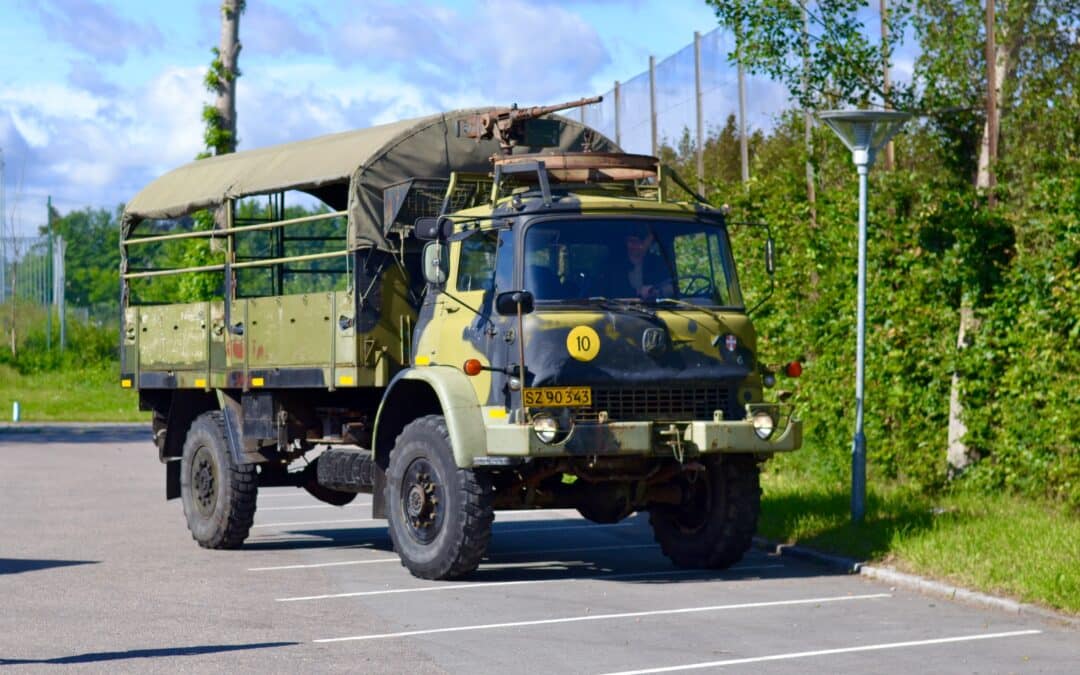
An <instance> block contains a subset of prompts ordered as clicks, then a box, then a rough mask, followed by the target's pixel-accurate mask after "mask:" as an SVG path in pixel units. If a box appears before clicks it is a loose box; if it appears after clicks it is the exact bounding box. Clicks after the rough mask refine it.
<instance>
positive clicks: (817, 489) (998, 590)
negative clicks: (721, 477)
mask: <svg viewBox="0 0 1080 675" xmlns="http://www.w3.org/2000/svg"><path fill="white" fill-rule="evenodd" d="M770 464H772V463H770ZM766 467H767V469H766V471H765V473H764V474H763V489H764V499H763V504H762V517H761V522H760V525H759V528H758V531H759V533H760V534H761V535H763V536H765V537H768V538H770V539H774V540H777V541H782V542H786V543H799V544H803V545H806V546H809V547H812V548H815V549H818V550H822V551H827V552H831V553H838V554H841V555H845V556H850V557H853V558H857V559H860V560H865V561H869V562H877V563H885V564H888V565H892V566H895V567H896V568H897V569H900V570H903V571H906V572H912V573H915V574H919V575H923V576H926V577H930V578H934V579H939V580H944V581H948V582H952V583H954V584H956V585H958V586H963V587H966V588H971V589H975V590H980V591H984V592H987V593H993V594H999V595H1008V596H1011V597H1014V598H1016V599H1019V600H1022V601H1025V602H1032V603H1037V604H1040V605H1044V606H1047V607H1053V608H1055V609H1059V610H1065V611H1067V612H1071V613H1077V614H1080V514H1077V513H1075V512H1070V511H1068V510H1066V509H1064V508H1061V507H1060V506H1058V505H1056V504H1051V503H1047V502H1032V501H1030V500H1024V499H1019V498H1017V497H1013V496H1011V495H1006V494H995V495H984V494H970V493H963V492H954V493H949V494H943V495H938V496H933V497H931V496H926V495H922V494H917V493H914V492H913V491H911V490H909V489H905V488H904V487H903V486H899V485H881V484H874V483H873V482H871V485H870V489H869V494H868V495H867V514H866V520H865V522H864V523H863V524H862V525H859V526H856V525H853V524H852V523H851V517H850V513H851V512H850V492H849V489H850V488H849V486H848V485H846V484H839V483H834V484H822V483H823V482H822V481H821V480H819V479H815V478H814V477H812V476H810V475H808V474H807V473H805V472H802V471H799V470H798V469H792V467H791V463H787V462H784V461H783V460H782V459H781V460H780V461H777V462H776V463H775V466H770V465H769V464H767V465H766Z"/></svg>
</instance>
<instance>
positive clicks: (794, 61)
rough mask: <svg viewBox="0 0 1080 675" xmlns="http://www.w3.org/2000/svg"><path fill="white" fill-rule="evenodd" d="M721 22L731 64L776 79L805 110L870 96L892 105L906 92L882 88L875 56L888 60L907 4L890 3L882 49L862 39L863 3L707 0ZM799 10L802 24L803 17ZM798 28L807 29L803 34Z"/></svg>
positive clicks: (864, 33) (849, 0)
mask: <svg viewBox="0 0 1080 675" xmlns="http://www.w3.org/2000/svg"><path fill="white" fill-rule="evenodd" d="M707 3H708V4H709V5H710V6H712V8H713V9H714V10H715V11H716V16H717V18H718V19H719V21H720V23H721V25H723V26H726V27H727V28H728V29H730V30H731V32H732V33H733V34H734V35H735V36H736V42H737V43H738V44H737V46H736V50H735V52H733V53H732V54H731V55H730V58H731V59H732V60H733V61H742V62H743V64H744V65H745V66H746V67H747V69H748V70H749V72H752V73H761V74H765V75H768V76H770V77H771V78H773V79H774V80H776V81H778V82H783V83H784V84H785V85H787V87H788V91H791V92H793V94H794V96H795V98H796V99H797V100H798V102H799V104H800V105H801V106H802V107H803V108H804V109H807V110H812V109H815V108H818V107H819V106H820V104H821V103H822V102H828V103H829V105H830V106H833V105H836V104H839V103H850V104H860V103H866V102H868V101H869V100H870V99H871V98H877V99H883V100H886V101H888V102H890V103H892V104H894V105H895V104H896V103H898V102H902V101H904V100H906V99H908V98H910V95H911V92H910V91H904V90H898V89H895V88H893V89H891V90H890V91H888V92H887V91H886V90H885V86H884V77H883V71H882V68H881V64H882V58H883V54H884V55H885V56H886V57H887V56H889V55H891V53H892V51H893V49H894V47H895V45H896V44H897V43H898V41H899V40H900V39H902V37H903V33H904V27H905V25H906V23H905V22H906V19H907V12H906V11H905V10H906V9H907V3H906V2H900V3H894V6H893V7H892V10H891V12H890V14H889V16H888V17H887V18H886V22H887V24H888V34H889V36H890V37H889V39H888V40H887V41H886V43H885V44H884V45H880V44H878V43H875V42H874V41H872V40H870V39H869V38H868V35H869V34H870V33H869V31H868V30H867V27H866V26H864V25H863V21H862V15H861V12H862V11H864V10H866V9H868V7H869V2H868V0H817V2H814V3H810V2H807V1H805V0H803V1H801V2H798V1H797V2H791V0H744V1H742V2H729V1H727V0H707ZM804 11H805V12H806V21H805V23H804V19H803V12H804ZM804 26H805V27H806V29H807V30H805V32H804Z"/></svg>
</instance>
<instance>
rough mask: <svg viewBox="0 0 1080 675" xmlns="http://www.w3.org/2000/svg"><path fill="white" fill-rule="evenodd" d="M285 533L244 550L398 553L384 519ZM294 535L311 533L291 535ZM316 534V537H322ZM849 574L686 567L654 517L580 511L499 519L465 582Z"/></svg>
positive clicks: (819, 569)
mask: <svg viewBox="0 0 1080 675" xmlns="http://www.w3.org/2000/svg"><path fill="white" fill-rule="evenodd" d="M275 536H278V537H281V539H279V540H269V541H259V540H257V539H256V540H255V541H250V542H248V543H246V544H244V547H243V549H241V550H253V551H268V550H303V549H309V548H328V547H329V548H336V547H340V548H341V550H342V551H349V550H356V549H362V550H369V551H382V552H386V553H393V547H392V545H391V542H390V538H389V535H388V533H387V530H386V527H385V526H377V527H362V528H336V529H326V530H322V529H312V528H307V529H303V530H289V531H287V532H284V531H283V532H281V533H280V534H278V535H275ZM289 536H303V537H305V538H304V539H295V540H291V541H290V540H288V539H286V538H287V537H289ZM315 537H317V538H315ZM839 574H843V572H842V571H840V570H837V569H834V568H829V567H823V566H817V565H813V564H803V563H793V562H791V561H790V560H781V559H780V558H779V557H776V556H772V555H767V554H765V553H763V552H761V551H758V550H754V549H751V550H750V551H748V552H747V553H746V555H745V556H744V557H743V559H742V560H741V561H739V562H738V563H736V564H735V565H733V566H732V567H731V568H728V569H722V570H713V569H701V570H687V569H681V568H678V567H676V566H675V565H673V564H672V563H671V562H670V561H669V560H668V559H667V558H666V557H665V556H664V555H663V553H662V552H661V551H660V547H659V546H657V545H656V544H655V542H654V541H653V537H652V530H651V528H650V527H649V525H648V516H647V515H645V514H637V515H634V516H631V517H630V518H628V519H626V520H624V521H622V523H620V524H618V525H615V526H610V525H609V526H604V525H594V524H592V523H589V522H588V521H584V520H581V519H578V518H560V519H551V520H536V521H511V522H507V521H503V522H499V521H496V522H495V525H494V527H493V533H492V542H491V546H490V547H489V549H488V555H487V556H486V557H485V558H484V560H483V562H481V564H480V567H479V569H477V570H476V571H475V572H473V573H471V574H470V575H469V576H468V577H466V578H465V579H464V581H477V582H498V581H538V580H553V581H554V580H571V579H586V578H590V577H600V578H602V579H608V580H611V581H617V582H620V583H633V584H673V583H682V582H700V581H706V580H712V579H715V580H726V581H737V580H747V579H757V578H770V579H792V578H811V577H821V576H831V575H839Z"/></svg>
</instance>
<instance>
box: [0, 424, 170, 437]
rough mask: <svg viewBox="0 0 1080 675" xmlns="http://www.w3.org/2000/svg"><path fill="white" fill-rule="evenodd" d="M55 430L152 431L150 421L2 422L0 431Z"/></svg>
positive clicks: (31, 431) (35, 431)
mask: <svg viewBox="0 0 1080 675" xmlns="http://www.w3.org/2000/svg"><path fill="white" fill-rule="evenodd" d="M53 431H70V432H72V433H79V432H80V431H131V432H136V431H146V432H148V433H149V431H150V423H149V422H0V433H19V434H37V433H45V432H53Z"/></svg>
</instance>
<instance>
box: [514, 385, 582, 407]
mask: <svg viewBox="0 0 1080 675" xmlns="http://www.w3.org/2000/svg"><path fill="white" fill-rule="evenodd" d="M524 394H525V407H526V408H558V407H562V406H567V407H577V406H587V405H592V389H591V388H590V387H535V388H533V389H526V390H524Z"/></svg>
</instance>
